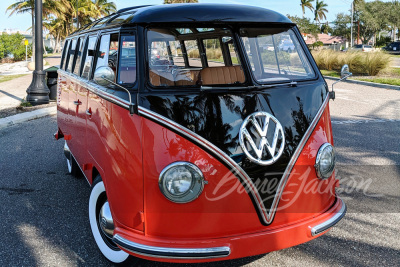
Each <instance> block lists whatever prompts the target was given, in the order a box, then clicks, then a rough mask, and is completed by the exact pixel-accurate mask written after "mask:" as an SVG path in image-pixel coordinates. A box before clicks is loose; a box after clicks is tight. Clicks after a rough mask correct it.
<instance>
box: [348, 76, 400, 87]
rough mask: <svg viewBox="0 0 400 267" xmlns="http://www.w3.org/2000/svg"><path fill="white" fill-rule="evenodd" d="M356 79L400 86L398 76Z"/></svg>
mask: <svg viewBox="0 0 400 267" xmlns="http://www.w3.org/2000/svg"><path fill="white" fill-rule="evenodd" d="M355 80H359V81H366V82H373V83H382V84H390V85H397V86H400V79H397V78H379V77H377V78H372V79H366V78H357V79H355Z"/></svg>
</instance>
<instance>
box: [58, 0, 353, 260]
mask: <svg viewBox="0 0 400 267" xmlns="http://www.w3.org/2000/svg"><path fill="white" fill-rule="evenodd" d="M333 97H334V94H333V92H329V90H328V87H327V84H326V82H325V81H324V79H323V77H322V76H321V73H320V72H319V70H318V68H317V66H316V64H315V62H314V60H313V58H312V56H311V54H310V52H309V51H308V49H307V47H306V45H305V43H304V41H303V39H302V36H301V34H300V32H299V30H298V29H297V27H296V26H295V25H294V24H293V23H292V22H291V21H290V20H289V19H287V18H286V17H285V16H282V15H280V14H278V13H276V12H273V11H270V10H267V9H262V8H257V7H249V6H238V5H210V4H182V5H163V6H141V7H132V8H127V9H123V10H120V11H118V12H117V13H115V14H112V15H110V16H108V17H105V18H103V19H100V20H98V21H95V22H93V23H92V24H90V25H87V26H85V27H83V28H81V29H80V30H79V31H77V32H75V33H73V34H72V35H71V36H69V37H68V38H67V40H66V42H65V47H64V50H63V56H62V60H61V65H60V70H59V71H58V99H57V108H58V115H57V121H58V131H57V133H56V134H55V136H56V138H57V139H58V138H64V140H65V149H64V152H65V155H66V157H67V163H68V170H69V172H70V173H72V174H74V175H78V174H79V173H80V172H82V173H83V175H84V176H85V177H86V179H87V181H88V182H89V184H90V185H91V187H92V190H91V195H90V199H89V219H90V225H91V229H92V232H93V236H94V239H95V241H96V243H97V245H98V247H99V249H100V250H101V252H102V253H103V254H104V256H105V257H106V258H107V259H108V260H110V261H112V262H115V263H117V262H123V261H125V260H126V259H127V258H128V256H129V255H133V256H137V257H141V258H146V259H150V260H157V261H171V262H204V261H216V260H226V259H234V258H239V257H246V256H251V255H257V254H263V253H267V252H270V251H274V250H279V249H283V248H287V247H290V246H294V245H297V244H301V243H304V242H307V241H309V240H311V239H313V238H315V237H318V236H319V235H321V234H323V233H325V232H326V231H327V230H328V229H329V228H330V227H331V226H333V225H334V224H336V223H337V222H338V221H339V220H340V219H341V218H342V217H343V216H344V214H345V211H346V206H345V204H344V203H343V201H342V200H341V199H340V198H339V197H337V196H336V194H335V188H336V187H337V186H338V185H339V183H338V182H337V180H336V179H335V176H334V167H335V152H334V148H333V139H332V127H331V121H330V115H329V99H330V98H333Z"/></svg>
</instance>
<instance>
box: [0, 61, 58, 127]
mask: <svg viewBox="0 0 400 267" xmlns="http://www.w3.org/2000/svg"><path fill="white" fill-rule="evenodd" d="M45 60H46V61H47V62H48V63H49V65H45V66H44V68H45V69H47V68H49V67H52V66H54V65H59V63H60V56H52V57H47V58H45ZM15 74H26V75H25V76H23V77H19V78H15V79H12V80H10V81H6V82H1V83H0V114H2V116H0V129H1V128H3V127H7V126H9V125H13V124H16V123H20V122H23V121H27V120H31V119H35V118H38V117H43V116H46V115H51V114H55V111H56V106H55V103H54V102H52V103H51V104H49V105H41V106H35V107H29V108H24V110H22V111H17V110H16V108H17V107H18V106H20V104H21V101H22V100H23V99H24V98H26V95H27V93H26V90H27V89H28V87H29V85H30V84H31V82H32V72H31V71H29V70H28V68H27V63H26V62H16V63H7V64H1V65H0V75H15ZM31 110H32V111H31ZM40 110H41V111H40ZM4 114H6V115H4ZM13 114H16V115H13ZM10 115H13V116H10ZM4 116H6V117H5V118H1V117H4Z"/></svg>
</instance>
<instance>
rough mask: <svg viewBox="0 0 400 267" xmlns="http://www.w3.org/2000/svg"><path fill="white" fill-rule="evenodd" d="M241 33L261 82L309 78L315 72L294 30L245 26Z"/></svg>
mask: <svg viewBox="0 0 400 267" xmlns="http://www.w3.org/2000/svg"><path fill="white" fill-rule="evenodd" d="M240 36H241V39H242V41H243V44H244V48H245V52H246V54H247V57H248V59H249V62H250V65H251V70H252V73H253V75H254V77H255V79H256V80H257V81H258V82H259V83H261V84H264V83H273V82H285V81H298V80H307V79H312V78H314V77H315V72H314V70H313V68H312V66H311V64H310V61H309V60H308V58H307V57H306V55H305V53H304V50H303V48H302V46H301V45H300V42H299V40H298V39H297V37H296V35H295V33H294V32H293V30H291V29H288V28H241V29H240Z"/></svg>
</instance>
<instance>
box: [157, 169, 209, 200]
mask: <svg viewBox="0 0 400 267" xmlns="http://www.w3.org/2000/svg"><path fill="white" fill-rule="evenodd" d="M158 185H159V187H160V190H161V192H162V193H163V195H164V196H165V197H166V198H168V199H169V200H171V201H172V202H176V203H187V202H190V201H193V200H195V199H196V198H197V197H198V196H199V195H200V193H201V192H202V191H203V188H204V177H203V173H202V172H201V170H200V169H199V168H198V167H197V166H196V165H194V164H192V163H189V162H175V163H172V164H170V165H168V166H167V167H165V168H164V170H163V171H162V172H161V174H160V178H159V180H158Z"/></svg>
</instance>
